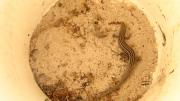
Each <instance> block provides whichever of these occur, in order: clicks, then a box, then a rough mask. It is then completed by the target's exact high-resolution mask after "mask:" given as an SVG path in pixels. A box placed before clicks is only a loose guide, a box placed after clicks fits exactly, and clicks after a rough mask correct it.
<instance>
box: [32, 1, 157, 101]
mask: <svg viewBox="0 0 180 101" xmlns="http://www.w3.org/2000/svg"><path fill="white" fill-rule="evenodd" d="M121 21H123V22H124V23H125V24H126V26H127V33H126V43H127V44H128V45H129V46H130V47H131V48H132V49H133V50H134V52H135V54H136V59H137V60H136V61H137V62H136V65H135V66H134V67H133V68H130V67H129V66H128V62H127V60H128V59H127V58H126V56H125V55H124V54H123V53H124V52H123V51H122V49H121V48H120V47H119V45H118V37H117V35H118V33H119V29H120V22H121ZM156 64H157V49H156V42H155V37H154V31H153V28H152V27H151V25H150V23H149V22H148V19H147V18H146V16H145V15H144V13H143V12H142V11H140V10H139V9H138V8H137V7H136V6H134V5H133V4H129V3H128V4H127V3H123V2H118V1H116V0H68V2H67V1H66V0H60V1H58V2H57V3H56V5H55V6H54V7H52V8H51V9H50V10H49V11H48V13H47V14H46V15H45V16H44V17H43V18H42V20H41V22H40V24H39V25H38V26H37V28H36V29H35V31H34V33H33V36H32V38H31V45H30V65H31V67H32V71H33V73H34V76H35V79H36V81H37V83H38V85H39V86H40V88H41V89H42V90H43V91H44V92H45V93H46V95H47V96H48V97H49V98H50V99H51V100H53V101H101V100H102V101H135V100H137V99H138V98H140V97H141V96H143V94H144V93H145V92H146V91H147V90H148V87H149V86H150V85H151V81H152V74H153V72H154V69H155V67H156ZM129 69H132V72H131V74H130V75H129V74H126V73H127V71H128V70H129ZM123 75H128V76H129V77H128V80H126V81H123V82H124V83H123V84H122V85H120V86H119V87H118V88H117V89H116V90H115V91H113V92H111V93H109V94H107V95H106V96H103V97H101V98H97V97H96V96H97V95H100V94H101V92H103V91H110V89H111V87H113V86H115V85H116V83H117V81H121V80H122V76H123Z"/></svg>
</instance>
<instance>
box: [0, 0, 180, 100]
mask: <svg viewBox="0 0 180 101" xmlns="http://www.w3.org/2000/svg"><path fill="white" fill-rule="evenodd" d="M56 1H57V0H0V101H45V99H46V98H47V97H46V95H44V94H43V92H42V91H41V90H40V88H39V87H38V86H37V84H36V82H35V81H34V78H33V74H32V72H31V68H30V66H29V59H28V58H29V42H30V37H31V34H32V32H33V30H34V29H35V27H36V25H37V24H38V23H39V22H40V20H41V18H42V16H43V15H44V14H45V13H46V12H47V11H48V9H49V8H50V7H51V6H52V5H53V4H54V3H55V2H56ZM131 1H132V2H133V3H135V4H136V5H137V6H138V8H140V9H142V10H143V11H144V12H145V14H146V15H147V17H148V19H149V20H150V22H151V24H152V26H153V27H154V29H155V31H156V33H155V34H156V40H157V44H158V57H159V59H158V66H157V68H156V72H155V73H154V79H153V84H152V86H151V87H150V89H149V90H148V92H147V93H146V94H145V95H144V96H143V98H142V99H141V100H140V101H179V99H180V86H179V85H180V68H178V66H180V64H178V62H179V61H180V53H179V51H178V50H179V49H180V45H179V42H178V41H179V39H180V12H179V9H180V7H179V4H180V0H131ZM157 23H158V24H159V25H160V26H161V30H162V32H161V30H160V29H159V26H158V24H157ZM162 33H164V34H165V37H166V40H165V39H164V38H163V35H162ZM165 41H166V45H165V46H163V45H162V44H163V43H164V42H165ZM178 60H179V61H178Z"/></svg>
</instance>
